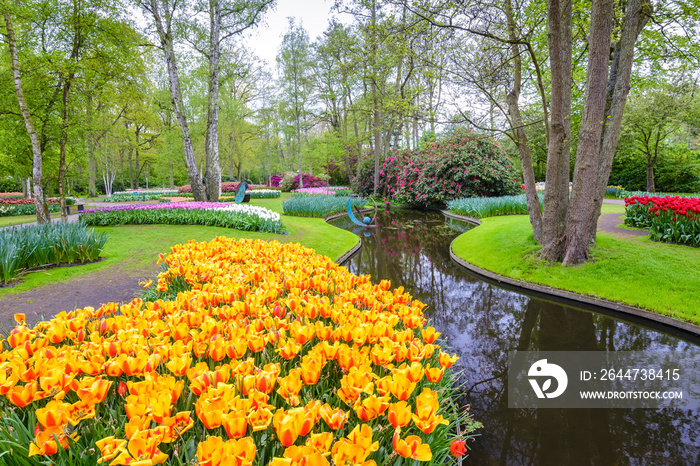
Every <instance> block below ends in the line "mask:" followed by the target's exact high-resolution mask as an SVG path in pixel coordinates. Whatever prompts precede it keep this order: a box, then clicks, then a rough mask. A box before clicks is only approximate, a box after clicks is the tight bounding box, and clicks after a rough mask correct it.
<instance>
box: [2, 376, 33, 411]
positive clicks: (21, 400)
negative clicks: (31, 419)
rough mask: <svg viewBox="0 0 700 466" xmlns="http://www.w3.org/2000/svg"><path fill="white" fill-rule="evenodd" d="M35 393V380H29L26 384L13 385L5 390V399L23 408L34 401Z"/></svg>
mask: <svg viewBox="0 0 700 466" xmlns="http://www.w3.org/2000/svg"><path fill="white" fill-rule="evenodd" d="M36 393H37V385H36V382H31V383H28V384H26V385H15V386H14V387H12V388H11V389H10V391H8V392H7V399H8V400H10V402H11V403H12V404H13V405H15V406H17V407H20V408H24V407H25V406H27V405H28V404H29V403H31V402H32V401H34V396H35V395H36Z"/></svg>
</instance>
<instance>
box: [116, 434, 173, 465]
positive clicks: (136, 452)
mask: <svg viewBox="0 0 700 466" xmlns="http://www.w3.org/2000/svg"><path fill="white" fill-rule="evenodd" d="M158 443H159V438H158V437H153V438H143V437H141V436H134V437H132V438H131V439H130V440H129V443H128V445H127V448H126V450H125V451H122V452H121V453H120V454H119V456H117V457H116V458H115V459H114V460H113V461H112V463H111V465H119V464H123V465H137V464H138V465H139V466H140V465H143V466H151V465H155V464H161V463H164V462H165V461H166V460H167V459H168V455H166V454H165V453H163V452H162V451H160V450H159V449H158Z"/></svg>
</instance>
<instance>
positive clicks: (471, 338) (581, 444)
mask: <svg viewBox="0 0 700 466" xmlns="http://www.w3.org/2000/svg"><path fill="white" fill-rule="evenodd" d="M377 218H378V222H379V224H380V228H378V229H374V230H366V231H362V232H358V234H359V235H360V237H361V238H362V249H361V251H360V252H359V253H358V254H357V255H356V256H354V257H353V258H351V259H350V260H349V261H348V262H347V263H346V264H345V265H346V267H348V269H349V270H350V271H351V272H353V273H356V274H370V275H371V276H372V280H373V281H375V282H379V281H380V280H383V279H389V280H391V282H392V286H394V287H396V286H401V285H403V286H404V287H405V288H406V291H408V292H409V293H410V294H412V295H413V296H414V298H415V299H418V300H420V301H422V302H424V303H426V304H428V307H427V308H426V314H427V317H428V318H429V319H431V321H432V325H433V326H435V327H436V328H437V329H438V330H439V331H441V332H442V333H443V336H444V337H445V338H446V339H447V342H448V344H450V345H451V346H452V348H453V350H454V351H455V352H456V353H458V354H459V356H460V357H461V359H460V360H459V363H458V365H459V369H461V370H463V371H464V377H465V379H466V390H465V399H466V400H467V402H468V403H469V404H471V410H472V413H473V414H474V417H475V418H476V419H477V420H479V421H480V422H482V423H483V424H484V428H483V429H482V430H481V431H480V432H479V434H480V436H479V437H477V438H476V441H475V442H474V443H472V444H471V448H472V451H471V453H470V455H469V457H468V459H467V460H466V461H465V463H464V464H478V465H492V464H493V465H496V464H499V465H506V464H518V465H520V464H526V465H546V466H549V465H589V464H596V465H597V464H600V465H626V464H632V465H637V464H644V465H647V464H649V465H671V464H678V465H690V464H700V413H698V412H697V411H687V410H678V409H658V410H654V409H539V410H537V409H530V410H525V409H509V408H508V400H507V390H506V388H507V385H506V374H507V372H506V371H507V361H506V359H507V354H508V351H512V350H521V351H525V350H529V351H535V350H542V351H637V350H645V349H654V350H667V351H679V352H680V351H685V350H689V349H694V350H697V349H698V339H696V338H693V337H691V336H688V335H685V336H684V335H682V334H680V332H675V331H673V330H672V329H664V328H656V329H655V328H652V327H651V326H650V325H652V324H648V323H645V322H637V323H633V322H630V321H623V320H620V319H616V318H613V317H610V316H608V315H604V314H600V313H596V312H591V311H586V310H582V309H579V308H575V307H570V306H566V305H562V304H557V303H553V302H551V301H544V300H541V299H537V298H533V297H529V296H526V295H524V294H522V293H518V292H514V291H508V290H505V289H503V288H500V287H498V286H494V285H492V284H489V283H486V282H484V281H482V280H480V279H478V278H476V277H475V276H473V275H471V274H469V273H468V272H466V271H465V270H464V269H462V268H460V267H459V266H457V265H456V264H454V263H453V262H452V261H451V259H450V255H449V245H450V243H451V241H452V240H453V239H454V238H455V237H456V236H458V235H459V234H460V232H463V231H466V230H467V229H468V228H469V226H468V224H465V223H463V222H459V221H454V220H451V219H447V218H445V217H444V216H443V215H441V214H439V213H437V212H419V211H412V210H392V211H391V212H390V213H389V212H381V213H380V214H379V215H378V216H377ZM333 223H334V224H335V225H336V226H338V227H340V228H345V229H348V230H353V225H352V224H351V223H350V222H349V220H348V219H347V218H343V219H339V220H337V221H335V222H333ZM366 235H368V236H366ZM657 327H658V326H657ZM674 334H675V335H674Z"/></svg>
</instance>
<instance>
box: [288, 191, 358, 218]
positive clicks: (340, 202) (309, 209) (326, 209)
mask: <svg viewBox="0 0 700 466" xmlns="http://www.w3.org/2000/svg"><path fill="white" fill-rule="evenodd" d="M348 199H351V203H352V205H353V206H357V207H362V206H364V205H365V203H366V202H367V201H366V200H365V199H363V198H359V197H347V196H345V197H340V196H325V195H314V194H303V193H294V194H292V197H290V198H289V199H287V200H285V201H284V202H283V203H282V210H283V211H284V213H285V214H287V215H296V216H298V217H325V216H326V215H330V214H334V213H337V212H342V211H344V210H345V209H347V205H348Z"/></svg>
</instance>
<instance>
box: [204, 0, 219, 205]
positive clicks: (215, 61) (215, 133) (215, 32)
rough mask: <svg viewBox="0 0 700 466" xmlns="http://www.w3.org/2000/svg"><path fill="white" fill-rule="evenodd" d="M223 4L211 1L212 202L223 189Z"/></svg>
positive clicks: (208, 175) (208, 151)
mask: <svg viewBox="0 0 700 466" xmlns="http://www.w3.org/2000/svg"><path fill="white" fill-rule="evenodd" d="M220 32H221V5H220V4H219V0H210V1H209V108H208V111H207V132H206V136H205V142H204V151H205V157H206V169H205V174H204V178H205V179H206V182H207V186H206V194H207V199H208V200H209V201H210V202H217V201H218V200H219V194H220V190H221V165H220V163H219V71H220V70H219V61H220V57H221V45H220V43H219V36H220Z"/></svg>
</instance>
